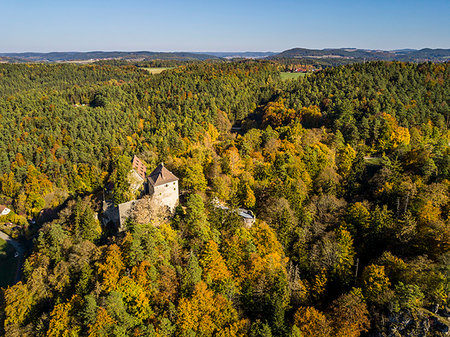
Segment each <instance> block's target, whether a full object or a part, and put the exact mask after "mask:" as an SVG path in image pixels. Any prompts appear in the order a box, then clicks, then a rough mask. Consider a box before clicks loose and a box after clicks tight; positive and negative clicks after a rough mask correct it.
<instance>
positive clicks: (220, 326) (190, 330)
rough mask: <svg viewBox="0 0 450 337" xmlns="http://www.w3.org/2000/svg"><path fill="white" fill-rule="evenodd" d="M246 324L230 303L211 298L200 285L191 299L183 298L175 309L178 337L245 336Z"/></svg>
mask: <svg viewBox="0 0 450 337" xmlns="http://www.w3.org/2000/svg"><path fill="white" fill-rule="evenodd" d="M246 323H247V322H246V321H245V320H239V318H238V313H237V311H236V309H234V308H233V305H232V303H231V302H230V301H229V300H227V299H226V298H225V297H224V296H222V295H220V294H218V295H214V292H213V291H212V290H210V289H208V286H207V285H206V283H205V282H203V281H201V282H199V283H197V285H196V286H195V290H194V294H193V296H192V298H191V299H187V298H182V299H181V301H180V304H179V306H178V321H177V325H178V330H179V335H180V336H192V335H195V336H203V337H209V336H224V337H225V336H229V337H233V336H244V332H245V331H244V328H245V325H246Z"/></svg>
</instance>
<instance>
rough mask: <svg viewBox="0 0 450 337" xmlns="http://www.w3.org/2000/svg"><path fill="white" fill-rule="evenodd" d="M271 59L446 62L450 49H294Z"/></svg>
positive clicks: (449, 56)
mask: <svg viewBox="0 0 450 337" xmlns="http://www.w3.org/2000/svg"><path fill="white" fill-rule="evenodd" d="M269 59H274V60H281V59H301V60H304V61H309V62H307V63H311V61H314V60H315V61H317V62H319V63H321V62H322V63H326V62H329V63H332V64H333V65H336V64H346V63H353V62H362V61H365V60H366V61H374V60H384V61H407V62H427V61H431V62H446V61H448V60H450V49H430V48H426V49H421V50H415V49H401V50H390V51H386V50H369V49H355V48H340V49H306V48H294V49H289V50H285V51H283V52H281V53H279V54H276V55H272V56H270V57H269Z"/></svg>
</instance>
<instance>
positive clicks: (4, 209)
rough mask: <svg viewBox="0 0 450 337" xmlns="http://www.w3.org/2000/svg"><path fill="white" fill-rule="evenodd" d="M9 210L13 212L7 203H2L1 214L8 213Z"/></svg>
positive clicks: (0, 206)
mask: <svg viewBox="0 0 450 337" xmlns="http://www.w3.org/2000/svg"><path fill="white" fill-rule="evenodd" d="M9 212H11V210H10V209H9V208H8V207H6V206H5V205H0V216H1V215H6V214H8V213H9Z"/></svg>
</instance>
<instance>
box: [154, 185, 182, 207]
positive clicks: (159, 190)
mask: <svg viewBox="0 0 450 337" xmlns="http://www.w3.org/2000/svg"><path fill="white" fill-rule="evenodd" d="M153 199H154V200H155V202H157V203H158V204H159V205H160V206H168V207H169V208H170V211H171V212H173V211H174V210H175V207H176V206H177V205H178V181H173V182H170V183H167V184H163V185H159V186H155V187H154V188H153Z"/></svg>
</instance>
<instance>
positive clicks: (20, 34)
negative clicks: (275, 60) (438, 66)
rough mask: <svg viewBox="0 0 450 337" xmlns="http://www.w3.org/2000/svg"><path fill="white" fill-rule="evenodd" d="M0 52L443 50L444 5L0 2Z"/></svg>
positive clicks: (321, 0) (446, 31)
mask: <svg viewBox="0 0 450 337" xmlns="http://www.w3.org/2000/svg"><path fill="white" fill-rule="evenodd" d="M0 31H1V32H2V33H1V34H0V52H23V51H39V52H48V51H90V50H149V51H269V50H270V51H282V50H285V49H289V48H294V47H304V48H317V49H322V48H333V47H355V48H368V49H401V48H417V49H419V48H425V47H430V48H450V0H428V1H416V0H411V1H398V0H390V1H386V0H379V1H375V0H372V1H366V0H359V1H357V0H344V1H331V0H316V1H303V0H299V1H294V0H278V1H266V0H259V1H256V0H255V1H254V0H249V1H246V0H241V1H238V0H228V1H215V0H210V1H199V0H185V1H181V0H176V1H172V0H159V1H153V0H148V1H144V0H128V1H116V0H109V1H107V0H90V1H88V0H77V1H66V0H59V1H55V0H40V1H37V0H0Z"/></svg>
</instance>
